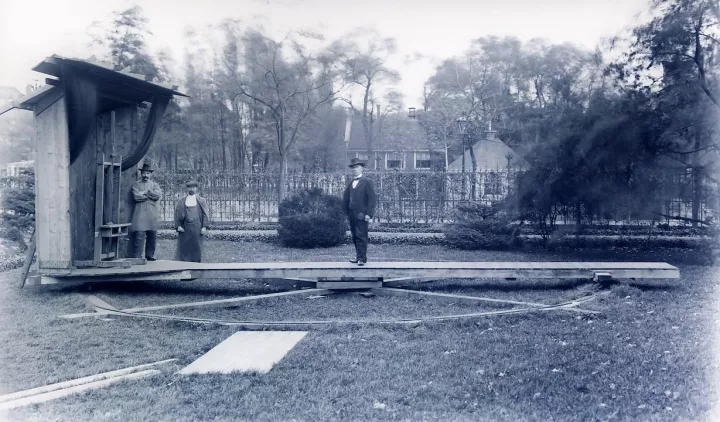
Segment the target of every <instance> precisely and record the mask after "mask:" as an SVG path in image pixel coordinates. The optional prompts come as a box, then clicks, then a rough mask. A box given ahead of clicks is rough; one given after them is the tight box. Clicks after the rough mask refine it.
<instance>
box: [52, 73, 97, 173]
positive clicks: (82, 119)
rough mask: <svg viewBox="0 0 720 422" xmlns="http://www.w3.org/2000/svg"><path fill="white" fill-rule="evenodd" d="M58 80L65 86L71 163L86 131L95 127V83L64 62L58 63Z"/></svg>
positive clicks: (84, 139) (82, 143)
mask: <svg viewBox="0 0 720 422" xmlns="http://www.w3.org/2000/svg"><path fill="white" fill-rule="evenodd" d="M60 80H61V81H62V83H63V86H64V87H65V108H66V109H67V124H68V136H69V143H70V163H71V164H72V163H73V162H74V161H75V160H76V159H77V157H78V156H79V155H80V152H81V151H82V149H83V147H84V146H85V143H86V142H87V139H88V136H87V135H88V133H89V132H90V130H91V129H92V128H94V127H95V116H97V112H98V95H97V88H96V86H95V83H94V82H92V81H91V80H89V79H87V78H86V77H84V76H83V75H81V74H78V73H77V72H75V71H74V70H73V69H72V68H71V67H70V66H69V65H67V64H66V63H60Z"/></svg>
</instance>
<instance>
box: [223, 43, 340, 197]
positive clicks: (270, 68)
mask: <svg viewBox="0 0 720 422" xmlns="http://www.w3.org/2000/svg"><path fill="white" fill-rule="evenodd" d="M308 36H309V35H308V34H292V33H291V34H288V36H286V37H285V38H284V39H283V40H281V41H275V40H273V39H271V38H269V37H267V36H266V35H264V34H262V33H261V32H259V31H257V30H251V31H248V32H246V34H245V36H244V37H243V38H244V39H243V41H244V42H243V47H244V53H245V54H244V63H243V64H242V66H240V67H241V69H240V70H239V71H238V72H236V73H235V74H234V75H230V76H231V77H232V78H233V80H234V82H235V88H236V90H237V91H236V93H235V94H234V95H233V96H232V97H231V98H235V97H238V96H243V97H245V98H247V99H249V100H251V101H253V102H255V103H257V104H259V105H260V106H261V107H262V108H264V109H265V110H267V111H268V113H269V117H270V119H271V120H272V122H273V123H274V129H275V141H276V147H277V152H278V154H279V157H280V163H279V165H280V175H279V180H278V182H279V186H278V194H279V198H280V200H283V199H284V198H285V196H286V194H287V161H288V154H289V153H290V151H291V149H292V148H293V146H294V144H295V141H296V140H297V139H298V138H299V136H298V135H299V133H300V131H301V129H302V128H303V125H304V124H306V123H307V122H308V118H309V117H310V116H311V115H312V114H313V113H314V112H315V110H316V109H317V108H318V107H319V106H321V105H322V104H326V103H329V102H332V101H333V99H334V98H335V96H336V94H337V92H338V91H339V89H340V86H339V85H338V82H339V77H340V76H341V75H340V73H339V72H338V71H337V68H336V66H335V60H334V57H333V55H331V54H328V53H326V52H322V53H318V54H312V53H310V52H309V48H308V47H306V45H304V44H303V43H302V42H301V41H303V40H305V39H307V38H308ZM316 39H317V38H316ZM226 68H227V70H228V71H229V70H230V69H231V67H230V63H226Z"/></svg>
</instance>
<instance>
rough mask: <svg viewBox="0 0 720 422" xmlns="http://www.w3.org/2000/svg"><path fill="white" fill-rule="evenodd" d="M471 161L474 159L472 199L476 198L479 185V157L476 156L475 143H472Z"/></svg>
mask: <svg viewBox="0 0 720 422" xmlns="http://www.w3.org/2000/svg"><path fill="white" fill-rule="evenodd" d="M470 161H472V199H473V201H474V200H475V198H476V190H477V189H476V185H477V159H476V158H475V150H474V148H473V145H470Z"/></svg>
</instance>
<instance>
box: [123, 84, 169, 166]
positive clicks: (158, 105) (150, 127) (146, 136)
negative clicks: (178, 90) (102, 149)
mask: <svg viewBox="0 0 720 422" xmlns="http://www.w3.org/2000/svg"><path fill="white" fill-rule="evenodd" d="M169 103H170V97H155V98H154V99H153V101H152V106H151V107H150V113H148V118H147V122H146V123H145V131H144V132H143V137H142V139H141V140H140V144H139V145H138V147H137V149H135V151H133V152H132V153H130V154H129V155H127V156H126V157H125V158H123V161H122V169H123V170H127V169H129V168H132V167H133V166H135V165H136V164H137V163H139V162H140V160H142V158H143V157H144V156H145V154H147V152H148V150H149V149H150V145H152V141H153V139H154V138H155V133H156V132H157V129H158V127H159V126H160V121H161V120H162V117H163V116H164V115H165V110H166V109H167V106H168V104H169Z"/></svg>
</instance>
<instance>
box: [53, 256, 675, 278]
mask: <svg viewBox="0 0 720 422" xmlns="http://www.w3.org/2000/svg"><path fill="white" fill-rule="evenodd" d="M182 271H189V272H190V273H191V274H192V278H229V279H243V278H250V279H297V278H315V279H320V278H326V279H328V280H330V279H340V278H343V277H349V278H352V279H358V278H377V279H393V278H402V277H409V278H414V279H428V278H429V279H447V278H470V279H475V278H490V279H503V278H507V277H513V278H518V279H519V278H530V279H535V278H549V279H561V278H569V279H586V280H592V279H593V277H594V275H595V273H597V272H606V273H609V274H611V276H612V277H613V278H614V279H623V278H625V279H627V278H662V279H674V278H675V279H676V278H679V277H680V270H679V269H678V268H677V267H674V266H672V265H669V264H667V263H663V262H375V263H372V264H367V265H366V266H364V267H358V266H357V265H352V264H350V263H345V262H264V263H262V262H258V263H254V262H253V263H249V262H248V263H194V262H179V261H154V262H148V263H147V264H145V265H142V266H133V267H131V268H118V269H113V270H104V269H98V268H94V269H92V268H87V269H73V270H71V271H70V272H69V273H68V272H67V271H57V272H56V271H54V270H51V269H48V270H44V271H42V272H41V273H42V274H43V275H47V276H58V277H67V276H71V277H76V278H86V279H87V280H88V281H93V279H94V278H100V279H104V278H106V277H107V276H109V275H116V276H128V277H132V276H146V277H155V276H156V277H158V280H161V279H163V278H164V277H165V276H166V275H168V274H172V273H177V272H182Z"/></svg>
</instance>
